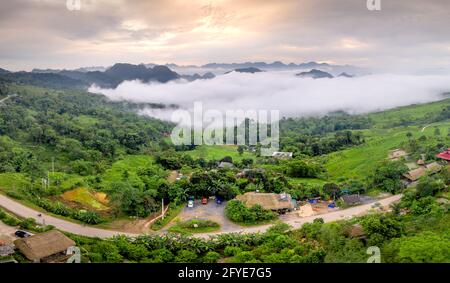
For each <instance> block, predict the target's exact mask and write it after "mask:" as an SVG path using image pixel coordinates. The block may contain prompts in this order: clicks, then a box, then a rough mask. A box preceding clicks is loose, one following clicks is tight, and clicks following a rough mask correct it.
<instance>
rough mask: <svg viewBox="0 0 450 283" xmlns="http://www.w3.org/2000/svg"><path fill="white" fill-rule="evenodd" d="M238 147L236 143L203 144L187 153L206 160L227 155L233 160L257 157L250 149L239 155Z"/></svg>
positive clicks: (218, 158)
mask: <svg viewBox="0 0 450 283" xmlns="http://www.w3.org/2000/svg"><path fill="white" fill-rule="evenodd" d="M237 148H238V147H237V146H236V145H202V146H198V147H197V148H196V149H195V150H190V151H186V152H185V153H186V154H189V155H190V156H192V158H194V159H195V158H203V159H205V160H220V159H222V158H224V157H225V156H231V158H233V161H241V160H242V159H243V158H250V159H254V158H255V155H254V154H253V153H250V152H248V151H244V153H243V154H242V155H239V153H238V151H237Z"/></svg>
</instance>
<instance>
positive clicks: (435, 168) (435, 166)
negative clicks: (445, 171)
mask: <svg viewBox="0 0 450 283" xmlns="http://www.w3.org/2000/svg"><path fill="white" fill-rule="evenodd" d="M425 169H426V170H427V173H436V172H439V171H441V169H442V165H440V164H439V163H437V162H433V163H430V164H427V165H425Z"/></svg>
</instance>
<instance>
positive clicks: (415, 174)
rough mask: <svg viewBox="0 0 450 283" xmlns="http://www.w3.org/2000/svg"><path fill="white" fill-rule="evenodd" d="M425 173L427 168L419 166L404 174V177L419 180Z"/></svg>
mask: <svg viewBox="0 0 450 283" xmlns="http://www.w3.org/2000/svg"><path fill="white" fill-rule="evenodd" d="M425 173H426V171H425V168H424V167H419V168H417V169H414V170H410V171H409V172H408V173H405V174H403V177H405V178H406V179H408V180H410V181H413V182H414V181H417V180H419V178H420V177H422V176H424V175H425Z"/></svg>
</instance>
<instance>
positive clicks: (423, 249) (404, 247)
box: [386, 231, 450, 263]
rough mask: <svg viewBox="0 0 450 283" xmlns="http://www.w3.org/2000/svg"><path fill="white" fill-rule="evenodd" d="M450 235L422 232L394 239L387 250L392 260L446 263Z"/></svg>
mask: <svg viewBox="0 0 450 283" xmlns="http://www.w3.org/2000/svg"><path fill="white" fill-rule="evenodd" d="M449 241H450V236H449V234H448V233H444V234H442V235H440V234H436V233H434V232H428V231H427V232H423V233H420V234H418V235H416V236H411V237H403V238H400V239H395V240H394V241H393V242H392V243H390V244H389V245H388V246H387V247H386V250H389V253H390V254H393V257H392V258H390V260H391V261H394V262H408V263H448V262H449V261H450V245H449V244H448V243H449Z"/></svg>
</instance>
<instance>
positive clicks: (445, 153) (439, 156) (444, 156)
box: [436, 148, 450, 161]
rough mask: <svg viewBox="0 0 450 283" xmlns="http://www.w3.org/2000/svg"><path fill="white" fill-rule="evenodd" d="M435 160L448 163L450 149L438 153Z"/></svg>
mask: <svg viewBox="0 0 450 283" xmlns="http://www.w3.org/2000/svg"><path fill="white" fill-rule="evenodd" d="M436 157H437V158H441V159H444V160H447V161H450V148H448V149H447V150H446V151H444V152H441V153H439V154H438V155H436Z"/></svg>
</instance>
